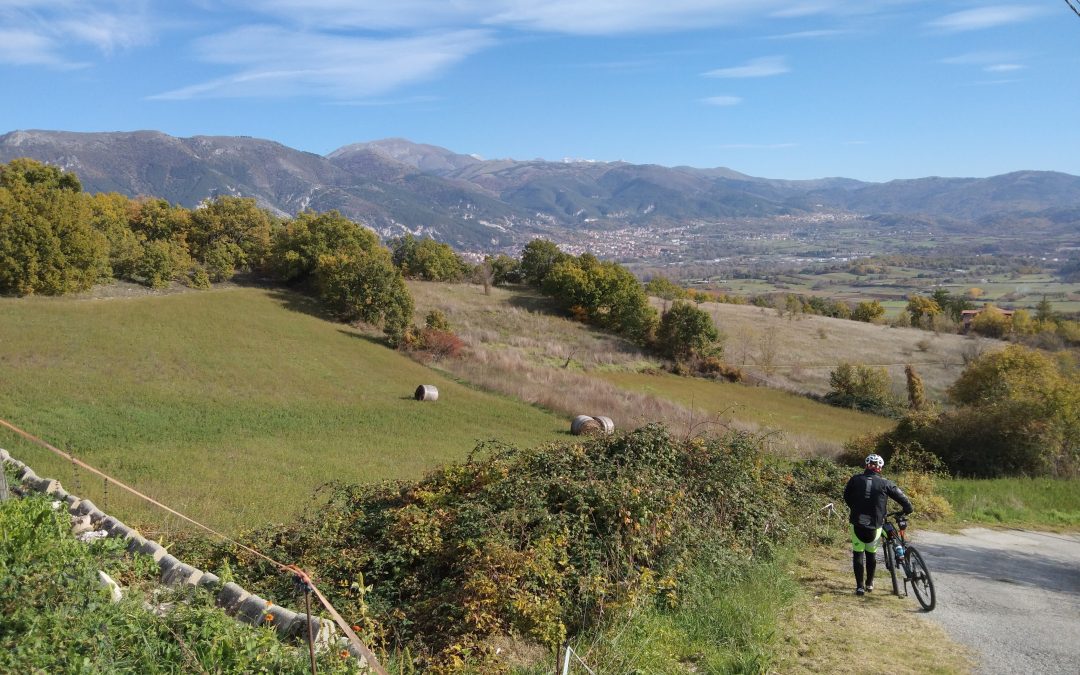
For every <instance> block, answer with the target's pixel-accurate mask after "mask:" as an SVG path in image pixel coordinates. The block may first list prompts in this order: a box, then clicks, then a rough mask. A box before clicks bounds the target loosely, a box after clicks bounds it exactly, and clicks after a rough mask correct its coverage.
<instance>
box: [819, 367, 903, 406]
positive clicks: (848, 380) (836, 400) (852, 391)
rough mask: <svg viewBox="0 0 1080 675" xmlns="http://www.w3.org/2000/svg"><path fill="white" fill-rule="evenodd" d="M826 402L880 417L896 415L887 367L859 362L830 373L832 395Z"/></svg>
mask: <svg viewBox="0 0 1080 675" xmlns="http://www.w3.org/2000/svg"><path fill="white" fill-rule="evenodd" d="M825 401H826V402H827V403H830V404H832V405H835V406H840V407H842V408H854V409H856V410H863V411H866V412H872V413H876V414H879V415H893V414H895V412H896V401H895V400H894V399H893V395H892V392H891V390H890V381H889V373H888V372H886V370H885V369H884V368H875V367H873V366H865V365H862V364H857V363H841V364H840V365H839V366H837V367H836V369H835V370H833V371H832V372H831V373H829V392H828V393H827V394H825Z"/></svg>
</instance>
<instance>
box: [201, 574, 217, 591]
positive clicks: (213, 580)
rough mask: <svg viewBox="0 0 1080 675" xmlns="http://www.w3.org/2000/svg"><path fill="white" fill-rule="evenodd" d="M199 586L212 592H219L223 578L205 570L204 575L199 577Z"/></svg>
mask: <svg viewBox="0 0 1080 675" xmlns="http://www.w3.org/2000/svg"><path fill="white" fill-rule="evenodd" d="M198 586H199V588H205V589H206V590H208V591H210V592H211V593H217V591H218V589H219V588H220V587H221V578H220V577H218V575H216V574H214V573H213V572H203V573H202V576H201V577H199V583H198Z"/></svg>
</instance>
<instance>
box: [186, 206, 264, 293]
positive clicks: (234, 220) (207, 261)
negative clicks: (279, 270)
mask: <svg viewBox="0 0 1080 675" xmlns="http://www.w3.org/2000/svg"><path fill="white" fill-rule="evenodd" d="M273 227H274V219H273V218H272V217H271V216H270V214H269V213H267V212H266V211H265V210H263V209H261V208H259V206H258V204H257V203H256V202H255V200H254V199H253V198H250V197H231V196H227V195H226V196H220V197H217V198H215V199H213V200H210V201H208V202H205V203H203V204H202V205H201V206H199V208H197V209H195V211H194V212H193V213H192V216H191V227H190V230H189V233H188V245H189V250H190V251H191V255H192V257H193V258H195V260H197V261H198V262H199V263H201V264H202V265H203V266H204V267H205V269H206V271H207V273H208V274H209V275H210V278H211V279H212V280H213V281H225V280H226V279H230V278H232V276H233V275H234V274H236V273H237V272H239V271H252V270H257V269H261V268H262V267H263V266H264V265H265V263H266V260H267V256H268V254H269V252H270V237H271V233H272V230H273Z"/></svg>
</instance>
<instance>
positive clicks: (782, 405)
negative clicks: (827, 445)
mask: <svg viewBox="0 0 1080 675" xmlns="http://www.w3.org/2000/svg"><path fill="white" fill-rule="evenodd" d="M603 377H604V379H605V380H607V381H609V382H611V383H613V384H615V385H617V386H618V387H620V388H623V389H629V390H634V391H643V392H647V393H650V394H653V395H655V396H659V397H662V398H667V399H670V400H672V401H675V402H676V403H680V404H682V405H684V406H687V407H689V408H691V409H692V410H694V411H695V412H696V415H697V418H698V419H699V420H703V419H709V418H715V417H716V415H717V414H719V415H720V416H721V418H722V419H728V418H731V419H740V420H747V421H751V422H754V423H756V424H758V425H760V426H761V427H762V428H763V429H779V430H787V431H789V432H792V433H798V434H801V435H804V436H811V437H813V438H817V439H821V440H823V441H833V442H836V443H843V442H844V441H846V440H848V439H850V438H853V437H855V436H860V435H863V434H867V433H870V432H881V431H885V430H886V429H890V428H892V427H893V426H894V425H895V422H894V421H893V420H890V419H886V418H884V417H878V416H876V415H868V414H866V413H861V412H857V411H854V410H848V409H846V408H836V407H833V406H828V405H822V404H821V403H818V402H817V401H814V400H811V399H809V398H807V397H805V396H799V395H797V394H790V393H787V392H783V391H776V390H775V389H768V388H766V387H748V386H746V385H742V384H734V383H730V382H713V381H710V380H702V379H696V378H686V377H677V376H675V375H646V374H644V373H615V372H613V373H605V374H604V375H603Z"/></svg>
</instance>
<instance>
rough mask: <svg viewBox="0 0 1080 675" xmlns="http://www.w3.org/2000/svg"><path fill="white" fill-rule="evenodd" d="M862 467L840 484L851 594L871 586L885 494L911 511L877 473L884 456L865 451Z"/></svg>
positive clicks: (907, 502) (886, 500)
mask: <svg viewBox="0 0 1080 675" xmlns="http://www.w3.org/2000/svg"><path fill="white" fill-rule="evenodd" d="M863 464H864V465H865V466H866V470H865V471H863V472H862V473H860V474H856V475H854V476H852V477H851V479H850V480H848V482H847V486H846V487H844V501H845V502H847V505H848V508H849V509H851V517H850V518H848V521H849V522H850V523H851V526H850V529H851V565H852V567H853V568H854V570H855V595H863V594H864V593H866V592H868V591H872V590H874V570H875V569H877V557H876V554H877V544H878V540H880V539H881V526H882V525H883V524H884V523H885V512H886V508H887V506H888V503H889V497H892V498H893V499H894V500H896V501H897V502H899V503H900V506H902V507H903V509H904V514H905V515H907V514H909V513H911V512H912V510H913V509H912V508H911V501H910V500H909V499H908V498H907V495H905V494H904V493H903V491H901V490H900V488H898V487H896V484H895V483H893V482H892V481H891V480H888V479H886V478H883V477H882V476H881V469H882V467H884V466H885V460H884V459H882V458H881V455H869V456H867V458H866V460H865V461H864V462H863ZM863 558H865V559H866V579H865V580H866V585H865V586H864V585H863Z"/></svg>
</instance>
